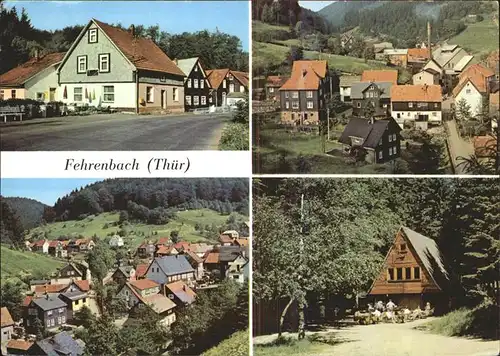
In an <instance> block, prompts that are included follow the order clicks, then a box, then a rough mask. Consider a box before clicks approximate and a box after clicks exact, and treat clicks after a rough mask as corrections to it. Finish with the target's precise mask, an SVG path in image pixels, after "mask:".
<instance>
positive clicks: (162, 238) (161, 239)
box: [156, 237, 170, 245]
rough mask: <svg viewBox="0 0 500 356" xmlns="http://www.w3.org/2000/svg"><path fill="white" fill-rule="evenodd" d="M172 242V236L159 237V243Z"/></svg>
mask: <svg viewBox="0 0 500 356" xmlns="http://www.w3.org/2000/svg"><path fill="white" fill-rule="evenodd" d="M169 243H170V237H160V238H159V239H158V242H157V243H156V244H157V245H168V244H169Z"/></svg>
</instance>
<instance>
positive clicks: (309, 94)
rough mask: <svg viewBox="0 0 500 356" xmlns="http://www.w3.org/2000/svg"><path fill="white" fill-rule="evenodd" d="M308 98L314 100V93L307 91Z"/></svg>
mask: <svg viewBox="0 0 500 356" xmlns="http://www.w3.org/2000/svg"><path fill="white" fill-rule="evenodd" d="M306 97H307V98H312V97H313V92H312V91H310V90H309V91H307V94H306Z"/></svg>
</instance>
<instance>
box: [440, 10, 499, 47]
mask: <svg viewBox="0 0 500 356" xmlns="http://www.w3.org/2000/svg"><path fill="white" fill-rule="evenodd" d="M498 41H499V37H498V22H495V20H494V18H493V16H485V18H484V20H483V21H481V22H476V23H471V24H468V25H467V28H466V29H465V30H463V31H462V32H461V33H459V34H458V35H456V36H454V37H452V38H450V39H449V40H448V43H449V44H456V45H459V46H461V47H463V48H464V49H466V50H467V51H470V52H471V54H474V55H481V54H484V53H489V52H492V51H495V50H497V49H498Z"/></svg>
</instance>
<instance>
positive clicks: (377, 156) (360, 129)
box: [339, 117, 401, 164]
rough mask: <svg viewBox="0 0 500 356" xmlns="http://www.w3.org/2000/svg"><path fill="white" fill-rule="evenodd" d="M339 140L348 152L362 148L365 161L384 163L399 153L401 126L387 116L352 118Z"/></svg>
mask: <svg viewBox="0 0 500 356" xmlns="http://www.w3.org/2000/svg"><path fill="white" fill-rule="evenodd" d="M339 142H340V143H342V144H343V145H344V150H345V151H346V152H348V153H350V154H354V153H356V151H357V150H360V149H363V150H364V152H365V156H364V160H365V161H366V162H367V163H370V164H375V163H385V162H389V161H391V160H394V159H396V158H398V157H400V155H401V128H400V127H399V125H398V124H397V123H396V121H395V120H394V119H393V118H391V117H389V118H388V119H383V120H374V119H364V118H356V117H354V118H352V119H351V120H350V121H349V123H348V124H347V126H346V127H345V129H344V131H343V132H342V135H341V136H340V138H339Z"/></svg>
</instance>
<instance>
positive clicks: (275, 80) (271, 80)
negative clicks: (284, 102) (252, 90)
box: [266, 75, 288, 87]
mask: <svg viewBox="0 0 500 356" xmlns="http://www.w3.org/2000/svg"><path fill="white" fill-rule="evenodd" d="M287 80H288V78H287V77H281V76H279V75H270V76H268V77H267V79H266V83H267V85H269V86H274V87H280V86H282V85H283V84H285V82H286V81H287Z"/></svg>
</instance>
